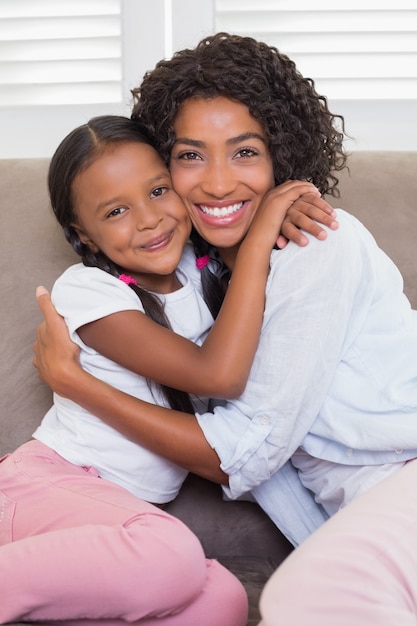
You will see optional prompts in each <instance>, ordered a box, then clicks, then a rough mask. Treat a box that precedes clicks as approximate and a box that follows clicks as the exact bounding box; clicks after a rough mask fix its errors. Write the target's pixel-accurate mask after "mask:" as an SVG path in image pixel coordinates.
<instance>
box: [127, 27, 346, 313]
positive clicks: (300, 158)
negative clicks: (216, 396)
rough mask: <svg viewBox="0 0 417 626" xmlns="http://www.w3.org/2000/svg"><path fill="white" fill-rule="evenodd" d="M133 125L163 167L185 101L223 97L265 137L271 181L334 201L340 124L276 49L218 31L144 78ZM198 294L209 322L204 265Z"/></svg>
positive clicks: (199, 243) (199, 248)
mask: <svg viewBox="0 0 417 626" xmlns="http://www.w3.org/2000/svg"><path fill="white" fill-rule="evenodd" d="M132 95H133V103H134V104H133V110H132V119H134V120H137V121H140V123H141V124H142V125H143V126H144V127H145V128H146V130H147V132H148V134H149V135H150V136H151V137H152V139H153V141H154V144H155V147H156V149H157V150H158V151H159V152H160V154H161V155H162V158H163V159H164V160H165V162H166V163H167V164H169V159H170V153H171V149H172V146H173V144H174V140H175V133H174V130H173V123H174V120H175V116H176V115H177V113H178V111H179V109H180V107H181V105H182V104H183V103H184V102H185V101H186V100H188V99H189V98H195V97H203V98H208V99H209V98H215V97H218V96H225V97H227V98H231V99H232V100H236V101H238V102H241V103H242V104H244V105H246V106H247V107H248V109H249V111H250V113H251V114H252V115H253V116H254V117H255V118H256V119H257V120H258V121H259V122H260V123H261V124H262V126H263V127H264V129H265V132H266V135H267V138H268V147H269V151H270V153H271V157H272V163H273V170H274V178H275V183H276V184H277V185H279V184H280V183H282V182H284V181H286V180H289V179H297V180H306V181H309V182H312V183H313V184H314V185H315V186H316V187H317V188H318V189H319V190H320V192H321V193H322V194H323V195H325V194H329V195H332V196H334V197H338V195H339V191H338V189H337V185H338V182H339V181H338V178H337V177H336V176H335V172H338V171H340V170H341V169H343V168H344V167H345V165H346V159H347V155H346V154H345V153H344V150H343V138H344V119H343V117H342V116H340V115H333V114H332V113H331V112H330V111H329V108H328V105H327V100H326V98H325V97H324V96H321V95H319V94H318V93H317V92H316V90H315V88H314V82H313V80H311V79H310V78H304V77H303V76H302V75H301V74H300V72H299V71H298V70H297V68H296V66H295V63H294V62H293V61H292V60H291V59H289V58H288V57H287V56H286V55H284V54H282V53H281V52H279V51H278V50H277V49H276V48H274V47H272V46H268V45H267V44H266V43H262V42H260V41H256V40H255V39H252V38H251V37H240V36H238V35H230V34H227V33H217V34H216V35H213V36H211V37H206V38H205V39H203V40H202V41H200V43H199V44H198V45H197V47H196V48H194V49H192V50H188V49H187V50H181V51H179V52H177V53H175V54H174V56H173V57H172V59H170V60H163V61H160V62H159V63H158V64H157V65H156V67H155V69H153V70H151V71H150V72H147V73H146V74H145V76H144V79H143V82H142V84H141V85H140V86H139V87H137V88H136V89H133V90H132ZM191 239H192V241H193V244H194V250H195V253H196V256H204V255H205V254H208V253H210V256H211V257H212V258H213V250H212V249H211V248H210V246H209V244H208V243H207V242H206V241H205V240H204V239H202V237H201V236H200V235H199V234H198V233H197V232H196V231H195V229H193V231H192V233H191ZM201 279H202V285H203V293H204V297H205V300H206V302H207V304H208V306H209V308H210V311H211V313H212V314H213V316H214V317H216V315H217V313H218V310H219V308H220V306H221V302H222V300H223V297H224V292H225V286H224V281H220V280H219V279H218V277H217V276H215V275H214V274H212V273H211V271H210V270H209V267H208V266H206V267H205V268H204V269H203V270H202V272H201Z"/></svg>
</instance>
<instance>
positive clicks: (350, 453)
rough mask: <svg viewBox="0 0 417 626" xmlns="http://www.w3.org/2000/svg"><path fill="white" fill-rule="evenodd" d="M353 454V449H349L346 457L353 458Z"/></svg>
mask: <svg viewBox="0 0 417 626" xmlns="http://www.w3.org/2000/svg"><path fill="white" fill-rule="evenodd" d="M352 454H353V450H352V448H348V449H347V450H346V456H352Z"/></svg>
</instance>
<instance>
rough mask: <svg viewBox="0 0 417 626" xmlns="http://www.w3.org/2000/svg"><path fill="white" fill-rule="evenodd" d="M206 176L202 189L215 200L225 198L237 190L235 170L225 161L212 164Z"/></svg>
mask: <svg viewBox="0 0 417 626" xmlns="http://www.w3.org/2000/svg"><path fill="white" fill-rule="evenodd" d="M205 174H206V176H205V180H204V181H203V184H202V185H201V187H202V189H203V191H204V192H205V193H207V194H209V195H211V196H213V197H215V198H219V199H221V198H225V197H226V196H228V195H230V194H231V193H232V192H233V191H234V190H235V189H236V185H237V182H236V178H235V176H234V174H233V170H232V168H231V167H230V166H228V165H227V163H225V162H224V161H216V162H214V163H212V164H211V165H210V167H208V168H207V170H206V172H205Z"/></svg>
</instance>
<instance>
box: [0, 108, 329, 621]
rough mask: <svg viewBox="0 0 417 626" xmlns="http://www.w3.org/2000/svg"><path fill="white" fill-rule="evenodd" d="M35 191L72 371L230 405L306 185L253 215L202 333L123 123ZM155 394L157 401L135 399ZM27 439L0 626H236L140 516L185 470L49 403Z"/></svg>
mask: <svg viewBox="0 0 417 626" xmlns="http://www.w3.org/2000/svg"><path fill="white" fill-rule="evenodd" d="M48 182H49V191H50V197H51V202H52V206H53V209H54V212H55V214H56V216H57V218H58V220H59V222H60V224H61V225H62V227H63V228H64V231H65V235H66V237H67V239H68V240H69V241H70V243H71V244H72V246H73V247H74V249H75V250H76V251H77V252H78V253H79V254H80V256H81V257H82V260H83V263H82V264H79V265H75V266H73V267H71V268H69V269H68V270H67V271H66V272H65V273H64V274H63V275H62V276H61V277H60V279H58V281H57V282H56V285H55V287H54V290H53V298H54V302H55V303H56V306H57V308H58V310H59V311H60V312H61V313H62V314H63V315H64V316H65V318H66V320H67V324H68V327H69V329H70V332H71V334H72V337H73V338H74V340H75V341H76V342H77V343H78V345H79V346H80V348H81V353H82V357H81V359H82V363H83V367H84V368H85V369H86V370H87V371H89V372H92V373H94V374H95V375H97V376H100V378H101V379H102V380H103V381H107V382H111V383H112V384H115V385H117V386H118V387H119V388H120V389H121V390H123V391H125V392H128V393H130V394H133V395H135V396H138V397H141V398H145V399H147V400H149V401H151V402H157V403H161V404H162V405H165V406H173V407H175V408H177V409H182V410H187V411H189V412H191V413H193V411H194V407H193V404H192V403H191V400H190V398H189V397H188V396H187V395H186V394H184V393H179V392H175V391H174V390H173V389H171V388H168V387H167V385H175V386H176V387H178V388H180V389H181V388H187V389H189V390H191V391H193V392H195V393H198V394H202V395H212V394H216V393H218V394H219V395H228V394H231V395H234V394H236V393H238V392H239V390H240V389H241V387H242V385H244V382H245V380H246V377H247V374H248V371H249V367H250V361H251V358H252V356H253V353H254V350H255V348H256V343H257V336H258V334H259V328H260V325H261V319H262V311H263V303H264V289H265V280H266V276H267V273H268V269H269V254H270V252H269V250H270V249H271V248H272V246H273V245H274V241H275V239H276V233H277V232H278V231H279V227H280V224H281V221H282V218H283V215H284V214H285V212H286V211H287V209H288V207H289V206H290V205H291V204H292V203H293V202H294V201H296V200H297V199H298V198H300V197H302V196H305V194H309V195H308V197H309V198H312V199H314V198H316V197H317V190H315V188H314V187H313V185H311V184H310V183H305V182H296V181H294V182H291V183H289V184H288V185H287V186H286V188H285V189H281V190H279V191H278V192H277V191H274V192H273V193H272V194H271V195H270V202H265V203H264V205H263V208H260V209H259V213H258V215H259V219H257V220H256V223H255V224H254V228H253V230H252V231H251V232H252V235H251V236H249V237H248V240H247V246H245V247H246V251H245V253H244V254H242V263H241V270H242V271H240V270H239V269H237V272H236V274H235V276H234V278H233V280H232V281H231V283H230V289H229V294H230V297H228V298H227V299H226V301H225V306H224V307H223V308H222V310H221V312H220V314H219V316H218V319H217V322H216V324H215V326H214V327H213V330H212V331H211V332H210V333H209V332H208V331H209V330H210V327H211V326H212V324H213V318H212V316H211V314H210V312H209V309H208V308H207V305H206V303H205V302H204V300H203V298H202V296H201V293H200V290H199V280H198V272H199V269H198V267H199V266H201V265H204V264H206V263H207V262H208V259H207V258H203V259H198V261H197V267H196V264H195V258H194V256H193V255H192V253H190V251H187V250H186V251H185V252H184V246H185V245H186V242H187V239H188V236H189V233H190V222H189V218H188V216H187V214H186V212H185V209H184V206H183V204H182V202H181V200H180V199H179V197H178V196H177V195H176V194H175V192H174V191H173V189H172V186H171V181H170V176H169V172H168V170H167V169H166V166H165V165H164V164H163V162H162V160H161V159H160V157H159V156H158V154H157V152H156V151H155V150H154V148H153V147H152V146H151V145H150V143H149V141H148V139H147V138H146V136H145V135H144V134H143V133H142V132H141V131H140V129H139V127H138V125H137V124H136V123H134V122H132V121H131V120H129V119H126V118H122V117H114V116H104V117H100V118H95V119H93V120H91V121H90V122H89V123H88V124H86V125H84V126H82V127H80V128H78V129H76V130H75V131H73V132H72V133H70V134H69V135H68V136H67V137H66V138H65V139H64V141H63V142H62V143H61V145H60V146H59V147H58V149H57V151H56V153H55V154H54V156H53V158H52V161H51V164H50V170H49V178H48ZM239 264H240V263H239ZM242 305H243V308H242V309H241V307H242ZM144 313H146V315H144ZM168 320H169V321H168ZM156 322H158V323H156ZM164 326H165V327H164ZM166 326H172V328H173V329H174V330H175V331H176V332H177V333H179V334H174V333H172V332H171V331H170V330H168V328H166ZM181 334H182V335H184V337H181V336H180V335H181ZM185 337H187V339H185ZM103 338H104V339H105V342H103ZM204 339H205V341H204V344H203V345H202V346H201V347H200V346H199V345H195V344H194V343H193V342H197V344H201V342H202V341H203V340H204ZM104 343H105V344H106V345H104ZM102 348H103V349H102ZM130 370H132V371H130ZM145 377H146V378H145ZM154 378H157V379H158V381H159V382H160V383H161V384H162V385H163V386H161V387H156V386H155V385H153V384H151V383H150V382H149V383H148V379H149V380H150V379H154ZM34 438H35V439H34V440H32V441H30V442H28V443H27V444H25V445H23V446H21V447H20V448H19V449H18V450H17V451H16V452H15V453H14V454H11V455H8V456H7V457H6V458H4V459H3V460H2V462H1V466H0V470H1V471H0V493H1V496H2V511H3V514H2V519H1V523H0V533H1V537H2V541H1V544H2V546H1V548H0V557H1V563H2V568H1V572H0V582H1V586H2V590H3V593H4V598H3V599H2V603H1V606H0V622H1V623H5V622H8V621H16V620H19V619H26V620H38V621H39V620H42V621H45V620H66V621H68V620H76V621H77V623H81V622H82V620H84V619H88V620H93V621H94V620H110V621H109V623H111V624H121V623H124V622H126V621H129V622H137V623H140V624H149V625H150V624H153V623H156V622H158V624H167V626H168V624H169V625H171V624H172V625H177V624H178V625H179V624H181V625H182V626H184V625H187V624H190V625H191V624H193V625H194V624H207V625H208V624H212V623H216V624H222V625H224V626H231V625H236V626H239V625H243V624H245V622H246V611H247V602H246V598H245V594H244V591H243V589H242V587H241V586H240V584H239V583H238V581H237V580H236V579H235V578H234V577H233V576H232V575H231V574H229V572H227V571H226V570H225V569H224V568H222V567H221V566H220V565H219V564H218V563H214V562H207V563H206V562H205V560H204V555H203V553H202V551H201V547H200V546H199V544H198V541H197V540H196V538H195V537H194V536H193V535H192V534H191V533H190V532H189V531H188V530H187V529H185V528H184V527H183V526H182V525H181V523H180V522H178V521H176V520H174V519H172V518H171V517H169V516H168V515H166V514H164V513H163V512H161V511H160V510H159V509H156V508H154V507H153V506H151V505H150V504H147V503H146V502H145V500H147V501H152V502H156V503H164V502H167V501H168V500H170V499H172V498H173V497H175V495H176V494H177V492H178V490H179V488H180V486H181V483H182V481H183V480H184V477H185V475H186V472H185V470H183V469H181V468H180V467H178V466H176V465H175V464H173V463H170V462H169V461H166V460H165V459H163V458H161V457H160V456H158V455H155V454H152V453H149V452H148V451H147V450H145V449H142V448H140V446H138V445H137V444H135V443H133V442H132V441H131V440H129V439H128V438H126V437H124V436H123V435H122V434H120V433H119V432H117V431H116V430H114V429H113V428H111V427H109V426H107V425H106V424H104V423H103V422H102V421H101V420H99V419H98V418H96V417H95V415H94V414H92V413H90V412H89V411H88V410H84V409H81V407H80V406H78V405H76V404H74V403H73V402H71V401H68V400H66V399H65V398H63V397H60V396H58V395H55V398H54V406H53V407H52V408H51V410H50V411H49V412H48V414H47V415H46V416H45V418H44V420H43V422H42V424H41V426H40V427H39V428H38V429H37V431H36V432H35V434H34ZM106 479H107V480H106ZM123 487H124V488H125V489H123ZM137 496H139V497H137ZM139 498H141V500H140V499H139ZM39 564H41V566H40V567H39ZM68 580H71V581H72V582H71V584H68ZM161 589H162V590H163V591H162V592H161ZM89 623H91V622H89Z"/></svg>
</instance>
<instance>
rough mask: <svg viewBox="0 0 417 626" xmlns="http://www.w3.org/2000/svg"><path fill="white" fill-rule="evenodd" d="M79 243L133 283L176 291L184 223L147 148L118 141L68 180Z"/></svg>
mask: <svg viewBox="0 0 417 626" xmlns="http://www.w3.org/2000/svg"><path fill="white" fill-rule="evenodd" d="M73 193H74V204H75V210H76V216H77V222H76V223H75V224H73V226H74V228H75V229H76V230H77V232H78V234H79V236H80V239H81V240H82V242H83V243H85V244H87V245H88V246H89V247H90V248H91V249H92V250H93V251H94V252H97V251H101V252H102V253H103V254H105V255H106V256H107V257H108V258H109V259H111V260H112V261H113V262H114V263H115V264H116V265H118V266H119V267H120V268H121V269H122V270H123V272H125V273H129V274H131V275H132V276H133V277H134V278H135V279H136V280H137V282H138V284H139V285H141V286H142V287H145V288H147V289H149V290H151V291H156V292H160V293H167V292H169V291H172V290H173V289H177V288H178V286H179V285H178V280H177V279H176V276H175V270H176V267H177V266H178V263H179V260H180V258H181V254H182V251H183V248H184V245H185V243H186V241H187V239H188V237H189V233H190V226H191V225H190V220H189V218H188V216H187V213H186V211H185V208H184V205H183V203H182V202H181V200H180V198H179V197H178V196H177V194H176V193H175V192H174V190H173V188H172V184H171V178H170V175H169V172H168V170H167V169H166V167H165V166H164V164H163V162H162V160H161V159H160V157H159V155H158V154H157V152H156V151H155V150H154V149H153V148H152V147H151V146H149V145H147V144H144V143H136V142H119V143H117V144H114V145H112V146H110V147H108V148H106V150H105V151H104V152H103V154H102V155H101V156H99V157H98V158H97V159H96V160H95V161H93V163H92V164H91V165H89V166H88V167H87V168H85V169H84V170H82V171H81V172H80V173H79V174H78V175H77V176H76V178H75V179H74V184H73Z"/></svg>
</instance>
